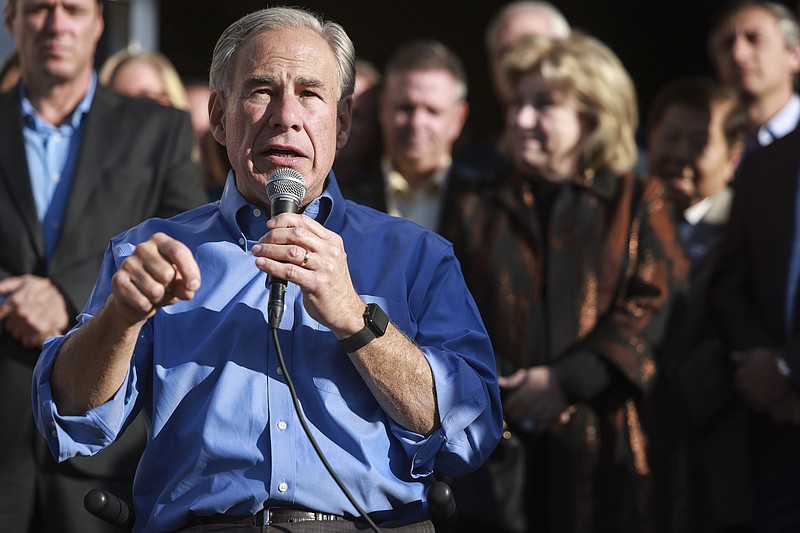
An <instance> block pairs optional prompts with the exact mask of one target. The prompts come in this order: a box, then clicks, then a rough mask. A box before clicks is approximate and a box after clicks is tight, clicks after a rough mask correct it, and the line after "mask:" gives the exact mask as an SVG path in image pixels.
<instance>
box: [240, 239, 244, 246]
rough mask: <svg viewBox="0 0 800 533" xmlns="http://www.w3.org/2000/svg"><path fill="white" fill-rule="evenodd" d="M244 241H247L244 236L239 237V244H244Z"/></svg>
mask: <svg viewBox="0 0 800 533" xmlns="http://www.w3.org/2000/svg"><path fill="white" fill-rule="evenodd" d="M244 243H245V240H244V237H239V244H240V245H241V246H244Z"/></svg>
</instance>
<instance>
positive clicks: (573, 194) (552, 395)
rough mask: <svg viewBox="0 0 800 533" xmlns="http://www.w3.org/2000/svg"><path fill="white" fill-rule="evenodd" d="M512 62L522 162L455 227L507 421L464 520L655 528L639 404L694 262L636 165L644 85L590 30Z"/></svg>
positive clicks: (512, 114)
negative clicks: (647, 507) (648, 511)
mask: <svg viewBox="0 0 800 533" xmlns="http://www.w3.org/2000/svg"><path fill="white" fill-rule="evenodd" d="M503 65H504V72H505V76H506V81H507V82H508V87H510V88H512V90H513V98H512V100H511V101H510V104H509V106H508V109H507V116H506V135H507V140H508V142H509V149H510V155H511V160H512V162H513V170H512V171H511V173H510V175H508V176H507V179H505V180H504V181H501V182H500V183H499V184H496V185H495V186H493V187H492V189H491V190H488V191H485V192H484V193H482V194H479V193H475V194H471V195H469V196H466V197H465V198H463V201H462V202H461V204H460V206H459V209H458V210H456V211H455V212H454V213H453V217H452V219H451V220H450V223H449V224H448V225H447V229H446V230H445V234H446V236H447V237H448V238H450V239H451V240H452V241H453V243H454V246H455V249H456V253H457V254H458V256H459V258H460V260H461V262H462V266H463V269H464V273H465V276H466V278H467V281H468V283H469V284H470V288H471V290H472V292H473V295H474V296H475V299H476V301H477V303H478V306H479V308H480V310H481V313H482V315H483V318H484V320H485V322H486V326H487V329H488V331H489V333H490V336H491V337H492V342H493V344H494V348H495V355H496V359H497V365H498V374H499V375H500V376H501V377H500V384H501V388H502V391H503V394H504V401H503V409H504V414H505V417H506V422H507V431H506V434H505V437H506V439H504V440H503V441H502V442H501V444H500V446H498V449H497V450H496V452H495V454H494V455H493V456H492V457H491V458H490V459H489V461H488V462H487V463H486V465H484V466H483V467H482V468H481V469H480V470H479V471H478V472H477V473H475V474H474V475H473V476H471V477H468V478H464V479H460V480H456V481H455V482H454V483H455V489H456V490H455V492H456V497H457V501H458V503H459V504H460V505H459V513H460V516H462V517H463V518H464V520H462V522H464V524H463V527H461V526H460V528H459V530H460V531H461V530H463V531H480V530H482V529H484V530H485V529H486V528H493V529H492V530H493V531H514V532H523V531H536V532H558V533H570V532H578V531H581V532H595V531H597V532H600V531H609V532H615V533H624V532H635V531H646V525H645V522H646V517H645V516H643V514H642V513H641V510H642V509H643V501H642V498H643V497H644V496H645V491H644V487H645V485H646V481H647V477H648V474H649V471H648V464H647V449H646V438H645V436H644V434H643V433H642V429H641V424H640V417H639V412H640V408H641V403H642V402H641V401H642V399H643V398H644V397H645V395H646V394H647V391H648V389H649V387H650V385H651V384H652V381H653V378H654V377H655V375H654V374H655V365H654V362H653V353H652V347H653V344H654V342H655V341H657V339H658V338H659V337H660V335H661V331H662V328H663V321H664V316H665V311H666V309H665V307H666V304H667V302H668V296H669V292H670V290H669V289H670V283H671V282H673V281H674V280H676V279H679V278H680V277H681V276H683V275H684V274H685V261H684V260H683V256H682V255H681V252H680V250H679V248H678V247H677V245H676V242H675V239H674V228H673V226H672V225H671V222H670V221H669V218H668V216H667V213H666V211H665V207H664V203H663V201H662V194H663V189H662V186H661V185H660V184H659V183H657V182H655V181H653V182H646V181H643V180H641V179H639V178H637V177H636V176H635V175H634V174H633V172H632V171H631V169H632V167H633V165H634V163H635V161H636V156H637V150H636V143H635V140H634V132H635V130H636V127H637V120H638V118H637V110H636V94H635V90H634V86H633V83H632V81H631V79H630V76H629V75H628V73H627V72H626V70H625V68H624V67H623V65H622V64H621V62H620V61H619V59H618V58H617V57H616V56H615V55H614V53H613V52H612V51H611V50H609V49H608V47H607V46H605V45H604V44H603V43H601V42H600V41H598V40H597V39H595V38H593V37H591V36H588V35H585V34H581V33H577V32H576V33H573V34H572V35H571V36H569V37H566V38H563V39H548V38H542V37H538V38H536V37H526V38H523V40H521V41H518V42H517V43H516V44H515V46H514V47H513V48H512V49H511V50H510V51H509V53H508V55H507V56H506V57H505V59H504V63H503ZM492 511H496V514H493V512H492ZM473 513H474V515H473Z"/></svg>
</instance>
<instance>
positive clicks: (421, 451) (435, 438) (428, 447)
mask: <svg viewBox="0 0 800 533" xmlns="http://www.w3.org/2000/svg"><path fill="white" fill-rule="evenodd" d="M391 424H392V426H393V427H392V432H393V433H394V435H395V436H396V437H397V438H398V439H399V440H400V442H401V443H402V445H403V448H405V449H406V453H408V454H409V457H410V458H411V470H410V471H409V474H410V475H411V477H412V478H413V479H419V478H423V477H427V476H429V475H431V474H433V469H434V465H435V463H436V455H437V454H438V453H439V450H441V448H442V446H443V445H444V442H445V436H444V430H443V429H442V428H439V429H437V430H436V431H434V432H433V433H431V434H430V435H429V436H427V437H425V436H423V435H420V434H419V433H414V432H412V431H408V430H407V429H405V428H403V427H402V426H400V425H398V424H396V423H394V422H391Z"/></svg>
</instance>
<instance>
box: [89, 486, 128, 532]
mask: <svg viewBox="0 0 800 533" xmlns="http://www.w3.org/2000/svg"><path fill="white" fill-rule="evenodd" d="M83 506H84V507H85V508H86V510H87V511H89V512H90V513H92V514H93V515H94V516H96V517H98V518H102V519H103V520H105V521H106V522H108V523H109V524H114V525H116V526H119V527H121V528H122V529H124V530H125V531H129V530H130V529H131V528H132V527H133V520H134V514H133V512H132V509H131V508H130V506H129V505H128V503H127V502H125V501H124V500H122V499H120V498H118V497H117V496H114V495H113V494H111V493H110V492H106V491H104V490H101V489H92V490H90V491H89V492H87V493H86V495H85V496H84V497H83Z"/></svg>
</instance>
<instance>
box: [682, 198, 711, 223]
mask: <svg viewBox="0 0 800 533" xmlns="http://www.w3.org/2000/svg"><path fill="white" fill-rule="evenodd" d="M713 205H714V198H713V197H711V196H708V197H706V198H703V199H702V200H700V201H699V202H697V203H696V204H694V205H692V206H689V207H687V208H686V209H685V210H684V211H683V218H684V219H685V220H686V222H688V223H689V224H691V225H692V226H696V225H697V224H698V223H699V222H700V221H701V220H703V217H704V216H706V213H708V211H709V210H710V209H711V207H712V206H713Z"/></svg>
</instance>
